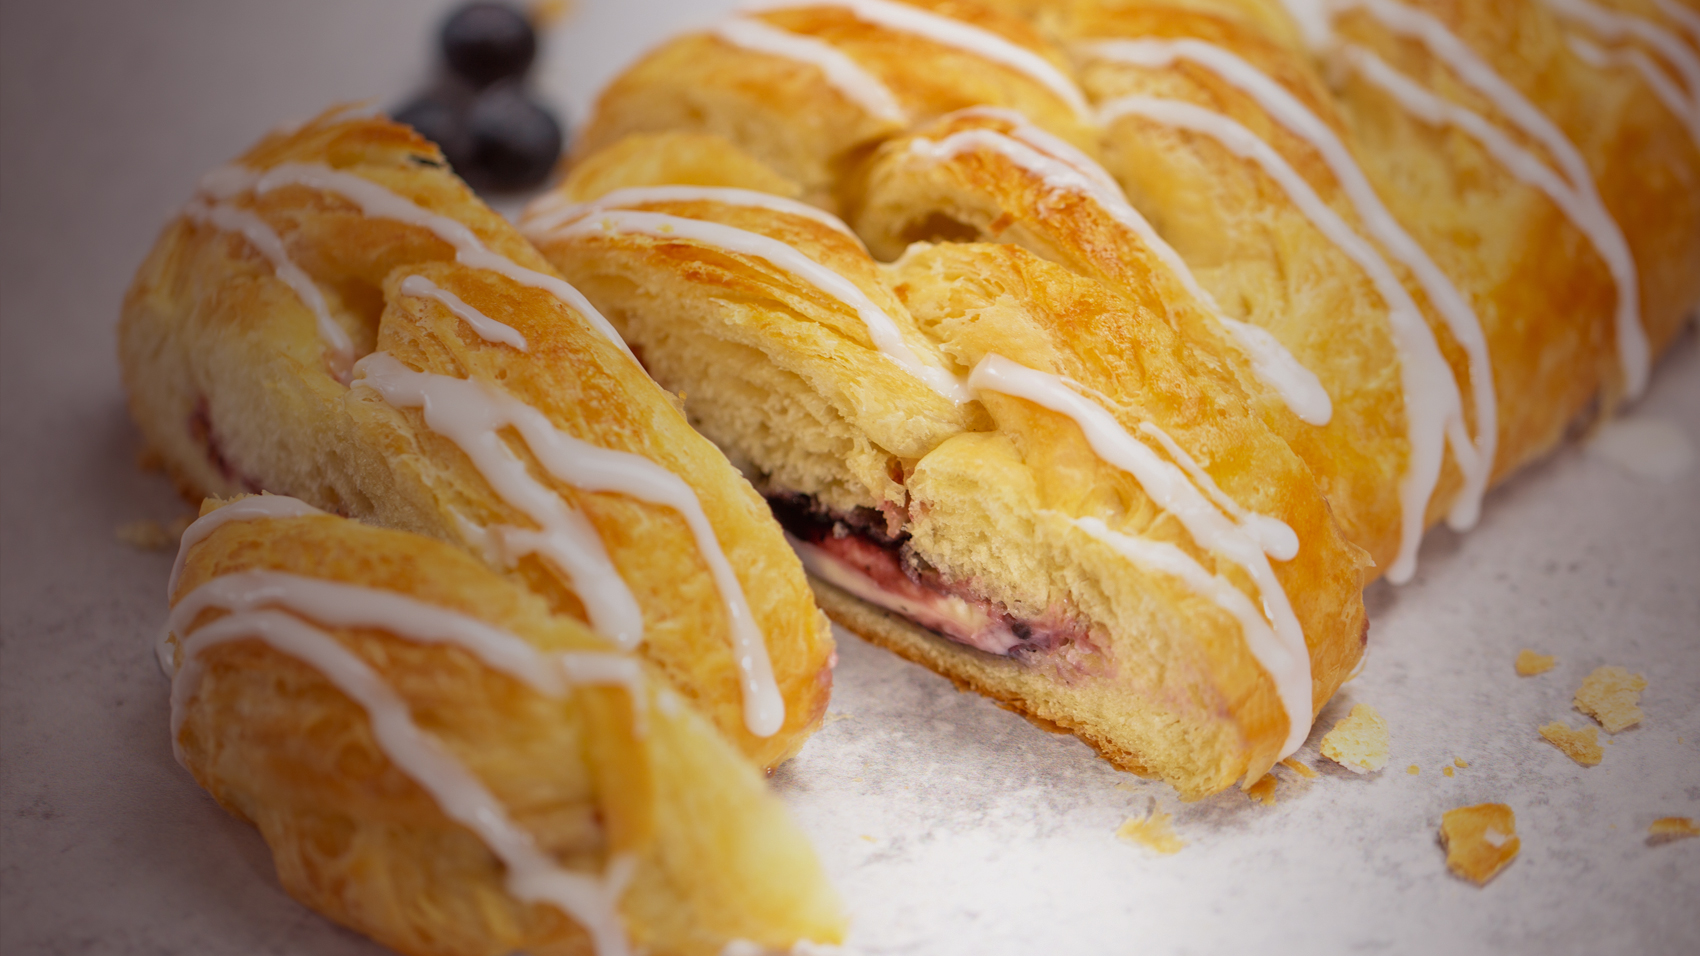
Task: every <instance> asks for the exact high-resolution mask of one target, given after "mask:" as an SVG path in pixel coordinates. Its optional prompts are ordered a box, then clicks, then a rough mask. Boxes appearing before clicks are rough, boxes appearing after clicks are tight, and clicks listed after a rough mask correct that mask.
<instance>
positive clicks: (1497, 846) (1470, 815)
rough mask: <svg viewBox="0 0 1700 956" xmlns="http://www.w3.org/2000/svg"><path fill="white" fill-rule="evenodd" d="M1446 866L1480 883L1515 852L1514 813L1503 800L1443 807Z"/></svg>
mask: <svg viewBox="0 0 1700 956" xmlns="http://www.w3.org/2000/svg"><path fill="white" fill-rule="evenodd" d="M1440 842H1441V845H1442V846H1445V847H1446V866H1447V868H1448V869H1450V870H1451V871H1452V872H1454V873H1456V874H1458V875H1459V876H1461V877H1463V878H1464V879H1466V880H1469V881H1470V882H1472V883H1475V884H1476V885H1478V886H1480V885H1482V884H1484V883H1486V882H1487V881H1488V880H1491V879H1493V877H1494V875H1495V874H1497V873H1498V872H1499V871H1500V870H1503V869H1505V866H1506V864H1508V863H1510V862H1511V861H1512V859H1513V858H1515V857H1516V856H1517V850H1518V849H1519V848H1520V847H1521V846H1522V842H1521V841H1519V840H1518V839H1517V815H1516V814H1515V813H1513V812H1511V808H1510V807H1508V806H1506V805H1505V804H1503V803H1481V804H1477V805H1475V806H1473V807H1459V808H1457V809H1456V810H1448V811H1446V814H1445V816H1442V817H1441V818H1440Z"/></svg>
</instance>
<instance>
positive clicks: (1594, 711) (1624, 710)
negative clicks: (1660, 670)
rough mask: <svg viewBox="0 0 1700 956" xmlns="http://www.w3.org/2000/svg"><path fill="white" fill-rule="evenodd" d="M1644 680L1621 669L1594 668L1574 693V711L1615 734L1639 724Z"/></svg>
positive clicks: (1645, 681) (1641, 715)
mask: <svg viewBox="0 0 1700 956" xmlns="http://www.w3.org/2000/svg"><path fill="white" fill-rule="evenodd" d="M1646 689H1647V679H1646V678H1645V677H1642V676H1641V675H1640V674H1631V673H1630V672H1629V671H1627V670H1625V669H1623V668H1621V667H1598V668H1595V669H1594V672H1593V673H1592V674H1589V675H1588V677H1587V679H1586V680H1584V681H1582V686H1581V687H1579V688H1577V690H1576V709H1577V710H1579V711H1581V712H1582V713H1584V714H1587V715H1588V716H1589V717H1592V718H1594V719H1595V720H1597V721H1599V722H1600V726H1601V727H1604V728H1605V729H1606V731H1607V732H1608V733H1613V734H1615V733H1617V732H1618V731H1620V730H1624V729H1626V728H1629V727H1633V726H1635V725H1636V724H1638V723H1640V722H1641V718H1642V717H1643V716H1645V715H1644V714H1642V713H1641V706H1640V704H1641V692H1642V691H1643V690H1646Z"/></svg>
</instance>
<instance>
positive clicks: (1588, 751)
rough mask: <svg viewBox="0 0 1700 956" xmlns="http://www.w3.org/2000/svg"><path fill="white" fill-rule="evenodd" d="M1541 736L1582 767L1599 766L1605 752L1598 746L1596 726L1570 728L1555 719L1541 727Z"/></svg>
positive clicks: (1598, 738) (1598, 739)
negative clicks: (1578, 728)
mask: <svg viewBox="0 0 1700 956" xmlns="http://www.w3.org/2000/svg"><path fill="white" fill-rule="evenodd" d="M1541 736H1542V737H1545V738H1546V739H1547V743H1549V744H1552V745H1553V746H1554V747H1557V748H1558V749H1559V750H1562V751H1564V755H1565V756H1566V757H1569V758H1570V759H1571V760H1574V761H1576V762H1577V763H1579V764H1581V765H1582V766H1584V767H1596V766H1599V763H1600V761H1601V760H1602V759H1603V758H1604V757H1605V755H1606V752H1605V750H1604V748H1602V747H1601V746H1600V731H1599V728H1597V727H1583V728H1582V729H1581V730H1572V729H1571V728H1570V727H1569V726H1567V725H1566V724H1565V723H1564V722H1563V721H1558V720H1555V721H1553V722H1552V723H1550V724H1547V725H1546V726H1545V727H1542V728H1541Z"/></svg>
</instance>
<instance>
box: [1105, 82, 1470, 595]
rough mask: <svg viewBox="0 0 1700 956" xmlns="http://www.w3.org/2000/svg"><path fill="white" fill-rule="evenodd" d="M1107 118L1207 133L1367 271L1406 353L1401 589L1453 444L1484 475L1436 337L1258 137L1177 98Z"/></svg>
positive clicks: (1133, 102)
mask: <svg viewBox="0 0 1700 956" xmlns="http://www.w3.org/2000/svg"><path fill="white" fill-rule="evenodd" d="M1102 115H1103V116H1104V117H1105V118H1106V119H1111V118H1114V117H1119V116H1143V117H1146V118H1148V119H1152V120H1155V121H1156V122H1160V123H1163V124H1165V125H1168V126H1173V127H1175V128H1177V129H1187V130H1193V131H1195V132H1200V133H1204V134H1205V135H1208V136H1211V137H1212V138H1214V139H1216V140H1217V141H1218V142H1220V143H1221V144H1222V145H1223V146H1224V147H1225V148H1227V149H1228V151H1229V152H1232V153H1234V154H1235V155H1238V156H1242V157H1245V158H1247V159H1251V160H1252V161H1254V162H1256V163H1257V164H1258V165H1259V166H1260V167H1261V168H1262V169H1263V171H1264V172H1265V173H1266V174H1267V175H1268V176H1269V178H1271V179H1273V180H1274V181H1275V183H1276V184H1277V185H1279V186H1280V187H1281V188H1282V189H1283V190H1284V191H1285V192H1286V193H1287V196H1288V198H1289V199H1291V200H1292V202H1293V205H1294V206H1296V207H1298V209H1299V211H1300V212H1302V213H1303V214H1304V215H1305V216H1306V218H1308V219H1310V221H1311V223H1312V225H1314V226H1316V228H1317V231H1319V232H1321V233H1322V234H1323V235H1324V236H1326V237H1327V238H1328V239H1329V241H1331V242H1333V243H1334V244H1335V245H1336V246H1337V247H1338V248H1339V249H1340V251H1341V252H1342V253H1343V254H1344V255H1345V256H1346V257H1347V258H1349V259H1351V260H1352V261H1353V262H1354V263H1356V264H1357V266H1358V268H1360V269H1362V270H1363V271H1364V274H1365V275H1366V276H1367V277H1368V278H1369V280H1370V282H1371V284H1373V285H1374V286H1375V290H1376V292H1377V293H1379V294H1380V295H1381V298H1382V300H1383V302H1385V303H1386V305H1387V321H1388V326H1389V328H1390V330H1391V331H1392V333H1393V342H1394V345H1395V347H1396V348H1397V349H1398V352H1399V375H1400V382H1401V386H1402V389H1403V392H1404V395H1405V419H1406V437H1407V440H1408V443H1409V445H1410V460H1409V464H1408V465H1407V467H1406V469H1405V474H1404V475H1402V476H1401V477H1400V479H1399V499H1400V523H1401V536H1400V542H1399V553H1398V556H1397V557H1396V558H1395V559H1394V562H1393V564H1392V565H1391V566H1390V567H1389V568H1388V572H1387V576H1388V578H1389V579H1390V580H1392V581H1393V582H1394V583H1396V584H1397V583H1403V582H1405V581H1407V580H1409V579H1410V576H1411V574H1412V573H1413V572H1414V571H1415V570H1416V552H1417V546H1418V545H1419V544H1420V543H1421V542H1422V534H1423V525H1424V519H1425V517H1426V514H1425V512H1426V510H1427V506H1428V500H1429V497H1430V495H1432V494H1433V493H1434V486H1435V483H1436V482H1437V481H1438V479H1439V477H1440V469H1441V465H1442V463H1443V461H1444V459H1445V454H1446V445H1447V444H1448V442H1450V444H1451V446H1452V449H1453V453H1454V455H1455V456H1456V458H1457V459H1458V461H1459V462H1460V465H1461V466H1462V467H1464V471H1465V474H1466V475H1470V474H1472V473H1473V472H1477V471H1481V470H1485V469H1483V468H1482V467H1481V465H1480V464H1479V462H1478V459H1477V458H1476V450H1475V448H1474V447H1473V446H1472V445H1471V443H1470V438H1469V435H1468V433H1467V432H1466V431H1465V429H1464V417H1463V399H1462V398H1461V397H1460V394H1459V391H1458V383H1457V381H1456V380H1455V379H1454V378H1453V375H1452V369H1451V367H1450V366H1448V365H1447V364H1446V359H1445V357H1444V356H1443V355H1442V354H1441V352H1440V346H1439V345H1438V344H1437V343H1436V342H1435V339H1434V334H1433V332H1432V331H1431V330H1430V329H1429V327H1428V323H1427V322H1426V321H1425V320H1424V319H1423V314H1422V311H1421V310H1420V309H1418V308H1417V304H1416V302H1415V301H1413V300H1412V299H1411V296H1410V293H1408V292H1406V291H1405V287H1404V285H1403V284H1402V283H1401V282H1400V281H1399V277H1398V276H1397V275H1395V274H1394V272H1393V269H1392V268H1391V267H1390V266H1389V265H1388V264H1387V261H1386V260H1385V259H1383V258H1382V256H1381V254H1380V253H1379V252H1378V251H1377V250H1376V248H1375V247H1374V246H1373V245H1371V244H1370V243H1369V242H1368V241H1367V240H1365V239H1364V238H1363V237H1362V236H1360V235H1358V233H1357V232H1356V231H1355V230H1353V229H1352V227H1351V226H1350V225H1348V224H1347V223H1346V221H1345V220H1344V219H1342V218H1340V215H1339V214H1338V213H1336V212H1335V211H1334V210H1333V208H1332V207H1330V206H1329V205H1328V203H1326V202H1325V201H1323V199H1322V197H1320V196H1318V195H1317V194H1316V191H1315V190H1314V189H1312V188H1311V186H1310V183H1308V182H1306V181H1305V179H1304V177H1303V176H1301V175H1299V173H1298V171H1297V170H1295V169H1293V168H1292V166H1290V165H1288V163H1287V161H1286V160H1285V159H1284V158H1282V156H1281V155H1280V154H1279V153H1277V152H1275V150H1274V149H1273V148H1272V147H1270V146H1269V144H1268V143H1265V142H1264V141H1263V140H1261V139H1259V138H1258V137H1257V135H1256V134H1254V133H1252V132H1251V131H1250V130H1248V129H1246V128H1245V127H1244V126H1241V125H1240V124H1238V123H1236V122H1234V121H1233V120H1231V119H1229V118H1228V117H1226V116H1223V115H1222V114H1220V113H1217V112H1214V111H1212V110H1208V109H1205V108H1203V107H1200V106H1195V105H1193V104H1191V103H1183V102H1180V101H1178V100H1160V99H1152V98H1149V97H1141V96H1129V97H1123V98H1121V99H1118V100H1114V101H1112V102H1110V103H1107V104H1105V105H1104V107H1103V112H1102Z"/></svg>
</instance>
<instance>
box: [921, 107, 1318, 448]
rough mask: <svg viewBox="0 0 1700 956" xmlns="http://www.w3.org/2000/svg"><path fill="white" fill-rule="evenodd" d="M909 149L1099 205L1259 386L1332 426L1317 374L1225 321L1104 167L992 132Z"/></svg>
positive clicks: (1258, 334)
mask: <svg viewBox="0 0 1700 956" xmlns="http://www.w3.org/2000/svg"><path fill="white" fill-rule="evenodd" d="M909 149H910V153H911V154H912V155H913V156H915V157H917V158H920V159H924V160H926V161H929V162H947V161H949V160H951V159H954V158H955V157H957V156H959V155H961V154H963V153H967V152H974V151H986V152H992V153H996V154H998V155H1000V156H1002V157H1004V158H1005V159H1007V160H1009V161H1010V162H1012V163H1014V164H1015V165H1016V166H1018V167H1020V168H1021V169H1023V170H1025V171H1027V172H1028V173H1029V174H1031V175H1033V176H1035V177H1037V178H1038V179H1039V180H1040V181H1041V182H1042V183H1043V184H1044V186H1045V187H1046V188H1047V189H1050V190H1053V191H1058V192H1072V193H1075V194H1078V195H1081V196H1085V197H1086V198H1088V199H1091V200H1093V201H1094V202H1096V203H1097V204H1098V206H1099V207H1100V208H1102V209H1103V210H1104V211H1105V212H1106V213H1107V214H1108V215H1109V216H1110V218H1112V219H1114V220H1115V221H1116V222H1117V223H1119V224H1120V225H1121V226H1123V227H1124V228H1126V229H1127V230H1128V231H1130V232H1132V233H1133V234H1134V235H1135V236H1137V237H1138V238H1139V240H1140V241H1141V242H1142V243H1144V245H1145V246H1146V247H1147V248H1148V249H1150V250H1151V251H1152V253H1153V254H1154V255H1155V256H1156V257H1157V259H1158V261H1160V262H1161V263H1162V264H1163V266H1164V267H1165V268H1167V269H1168V270H1169V272H1170V273H1171V274H1172V275H1173V276H1174V277H1175V279H1176V280H1177V281H1178V282H1180V284H1181V286H1182V288H1184V289H1185V290H1186V291H1187V292H1188V293H1189V294H1191V295H1192V296H1193V298H1194V299H1196V300H1197V301H1198V303H1199V304H1200V305H1201V306H1202V307H1203V308H1204V309H1206V310H1207V311H1208V312H1209V313H1210V314H1211V315H1212V316H1213V317H1214V318H1215V319H1216V320H1217V321H1218V322H1219V323H1221V324H1222V326H1223V327H1224V328H1226V329H1227V330H1228V331H1229V333H1230V334H1231V335H1232V336H1233V341H1234V342H1235V343H1236V344H1238V345H1239V346H1240V347H1241V349H1242V350H1243V351H1244V352H1245V353H1246V356H1247V358H1248V359H1249V360H1250V362H1251V366H1252V371H1253V373H1254V374H1255V375H1256V376H1257V378H1258V380H1259V381H1261V382H1263V383H1264V384H1265V385H1267V386H1268V387H1269V388H1270V389H1271V390H1272V391H1274V392H1275V393H1276V394H1277V395H1279V396H1280V398H1281V399H1282V401H1283V402H1285V403H1286V405H1287V407H1288V408H1290V409H1292V411H1293V414H1295V415H1297V416H1298V417H1299V419H1300V420H1301V421H1304V422H1308V423H1309V424H1312V425H1317V426H1321V425H1326V424H1328V422H1329V420H1330V419H1331V418H1332V417H1333V414H1334V411H1333V402H1332V401H1331V400H1330V399H1329V397H1328V393H1327V392H1326V391H1325V390H1324V389H1323V387H1322V382H1321V380H1319V379H1318V378H1317V377H1316V375H1315V373H1313V372H1311V371H1310V370H1309V369H1307V368H1305V367H1304V366H1303V365H1302V364H1300V362H1299V361H1298V359H1296V358H1294V357H1293V355H1292V353H1291V352H1289V351H1287V349H1286V347H1285V346H1283V345H1282V344H1281V343H1280V342H1279V341H1277V340H1276V339H1275V337H1274V336H1272V335H1270V334H1269V333H1267V332H1265V331H1264V330H1262V329H1259V328H1257V327H1256V326H1253V325H1251V324H1250V323H1247V322H1240V321H1238V320H1236V319H1231V318H1229V317H1228V316H1226V315H1224V314H1223V313H1222V310H1221V308H1220V307H1219V306H1217V304H1216V300H1215V299H1214V298H1213V297H1211V295H1210V293H1209V292H1207V291H1205V289H1204V287H1203V286H1201V285H1199V284H1198V280H1197V278H1195V277H1194V276H1193V274H1192V270H1191V269H1189V268H1187V265H1186V263H1185V262H1184V261H1183V260H1182V259H1181V257H1180V255H1179V254H1178V253H1176V252H1175V250H1174V248H1173V247H1171V246H1170V245H1169V244H1168V243H1166V242H1164V241H1163V240H1162V239H1161V238H1160V237H1159V236H1158V235H1157V231H1156V230H1155V229H1153V228H1151V224H1150V223H1149V222H1147V221H1146V220H1145V217H1144V216H1141V215H1140V214H1139V212H1138V211H1137V210H1135V209H1134V208H1133V206H1131V205H1129V204H1128V202H1127V200H1126V199H1125V198H1124V197H1123V196H1122V194H1121V190H1120V187H1116V188H1115V189H1113V190H1112V189H1111V188H1110V186H1109V185H1108V184H1109V183H1113V182H1114V180H1113V179H1111V178H1110V176H1109V173H1107V172H1104V171H1103V169H1102V167H1098V175H1089V174H1087V173H1084V172H1081V171H1080V170H1078V169H1076V168H1075V165H1074V164H1073V163H1071V162H1067V161H1064V160H1063V159H1060V158H1058V157H1055V156H1051V155H1049V154H1047V153H1045V152H1043V151H1041V150H1039V149H1037V148H1035V147H1033V146H1032V145H1030V144H1029V143H1026V142H1022V141H1019V140H1017V139H1015V138H1013V137H1011V136H1008V135H1005V134H1003V133H1000V132H998V131H996V130H992V129H970V130H962V131H959V132H955V133H951V134H950V135H948V136H946V137H944V138H943V139H940V140H937V141H934V140H930V139H926V138H925V137H920V138H916V139H914V140H912V141H911V142H910V146H909ZM1079 160H1085V162H1087V163H1090V164H1091V165H1092V166H1096V165H1097V164H1096V163H1091V160H1089V159H1086V157H1084V155H1080V156H1079ZM1079 160H1076V161H1077V162H1078V161H1079Z"/></svg>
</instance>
